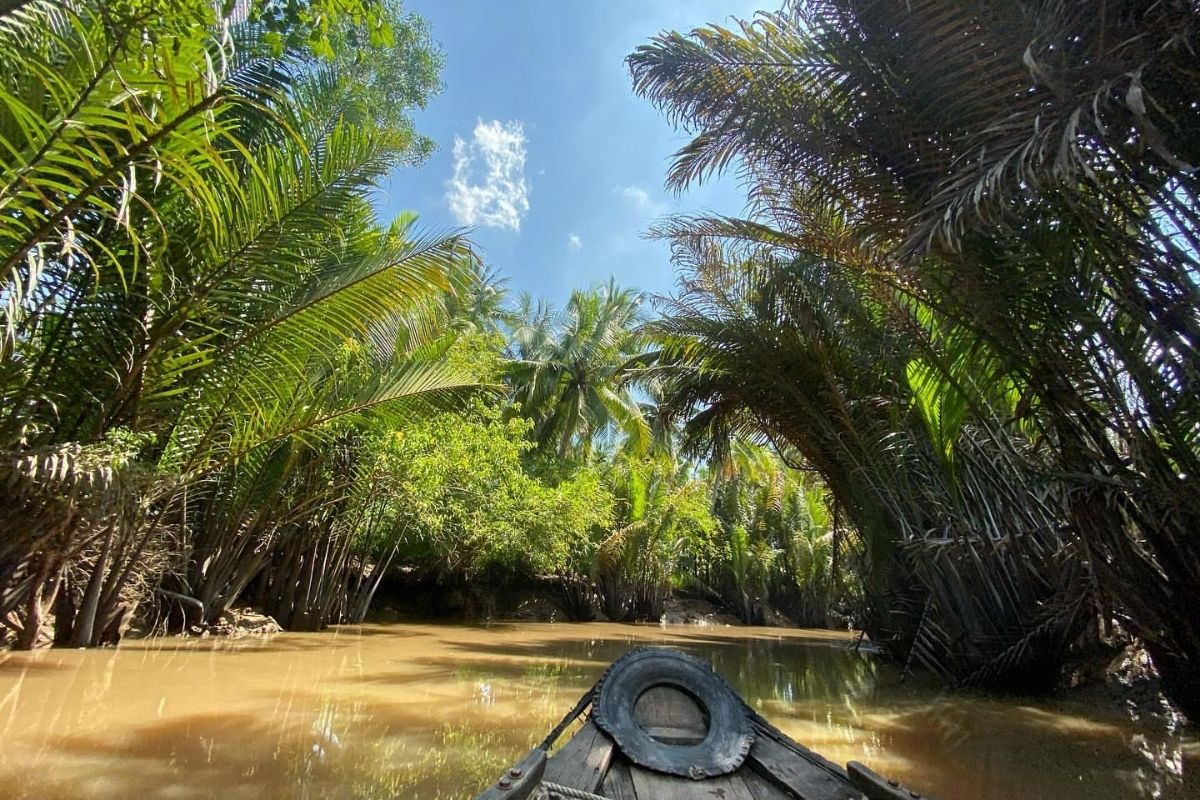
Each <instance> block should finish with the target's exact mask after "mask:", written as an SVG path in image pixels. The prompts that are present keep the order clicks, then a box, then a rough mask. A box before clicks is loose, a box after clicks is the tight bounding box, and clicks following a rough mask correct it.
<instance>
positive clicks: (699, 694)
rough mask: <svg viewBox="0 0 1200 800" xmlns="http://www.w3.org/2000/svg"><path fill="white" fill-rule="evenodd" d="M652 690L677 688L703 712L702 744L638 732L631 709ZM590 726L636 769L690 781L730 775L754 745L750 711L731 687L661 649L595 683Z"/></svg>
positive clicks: (627, 661)
mask: <svg viewBox="0 0 1200 800" xmlns="http://www.w3.org/2000/svg"><path fill="white" fill-rule="evenodd" d="M656 686H669V687H671V688H674V689H678V690H679V691H682V692H683V693H685V694H687V695H688V696H689V697H691V698H692V699H693V700H694V701H695V702H696V703H697V704H698V705H699V706H700V707H701V708H702V709H703V711H704V713H705V715H706V716H707V717H708V732H707V734H705V736H704V739H703V740H702V741H700V742H699V743H698V744H668V743H665V742H661V741H658V740H657V739H655V738H654V737H652V736H651V735H650V734H649V733H647V732H646V731H645V730H643V729H642V727H641V725H639V724H638V721H637V719H636V718H635V716H634V706H635V705H636V704H637V701H638V698H640V697H641V696H642V695H643V694H645V693H646V692H647V691H648V690H650V689H653V688H654V687H656ZM592 721H593V722H595V723H596V725H597V726H598V727H599V728H600V729H601V730H602V731H604V732H605V733H606V734H608V735H609V737H611V738H612V740H613V741H614V742H615V743H616V745H617V747H618V748H619V749H620V751H621V753H623V754H624V756H625V757H626V758H628V759H629V760H630V761H631V762H633V763H634V764H636V765H638V766H640V767H645V768H646V769H650V770H654V771H655V772H661V773H666V774H668V775H679V776H682V777H685V778H691V779H692V780H702V779H704V778H708V777H713V776H716V775H726V774H728V773H730V772H733V771H734V770H736V769H737V768H738V767H740V766H741V765H742V762H743V761H745V760H746V755H747V754H748V753H749V752H750V747H751V745H753V744H754V730H753V727H752V726H751V724H750V716H749V711H748V709H747V708H746V706H745V704H744V703H743V702H742V700H741V698H739V697H738V695H737V693H736V692H734V691H733V689H732V688H731V687H730V686H729V684H728V683H726V682H725V680H724V679H723V678H722V677H721V676H720V675H718V674H717V673H716V672H714V671H713V669H712V667H711V666H709V665H708V664H707V663H705V662H704V661H701V660H699V659H697V658H693V657H691V656H689V655H685V654H684V653H680V652H678V651H675V650H667V649H664V648H656V647H645V648H640V649H638V650H634V651H632V652H630V653H627V654H626V655H624V656H622V657H621V658H619V659H617V660H616V661H615V662H613V665H612V666H611V667H609V668H608V671H607V672H606V673H604V676H603V677H602V678H600V682H599V683H598V684H597V690H596V700H595V703H594V704H593V706H592Z"/></svg>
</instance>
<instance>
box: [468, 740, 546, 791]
mask: <svg viewBox="0 0 1200 800" xmlns="http://www.w3.org/2000/svg"><path fill="white" fill-rule="evenodd" d="M545 769H546V751H545V750H540V749H538V750H533V751H532V752H530V754H529V755H527V756H525V758H524V759H522V760H521V761H520V763H518V764H516V765H515V766H513V767H512V768H511V769H508V770H505V771H504V774H503V775H501V776H500V779H499V780H498V781H497V782H496V783H493V784H492V785H491V786H489V787H488V788H487V789H485V790H484V792H483V794H481V795H479V797H478V798H476V800H524V798H527V797H530V796H531V795H532V794H533V790H534V789H535V788H537V785H538V784H539V783H541V782H542V775H543V774H544V772H545Z"/></svg>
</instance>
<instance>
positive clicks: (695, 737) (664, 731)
mask: <svg viewBox="0 0 1200 800" xmlns="http://www.w3.org/2000/svg"><path fill="white" fill-rule="evenodd" d="M642 730H644V731H645V732H646V733H648V734H650V736H651V738H653V739H656V740H658V741H660V742H662V743H663V744H698V743H700V742H702V741H704V734H703V733H701V732H697V731H696V730H695V729H693V728H667V727H663V726H662V725H643V726H642Z"/></svg>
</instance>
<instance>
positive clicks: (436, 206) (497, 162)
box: [381, 0, 760, 304]
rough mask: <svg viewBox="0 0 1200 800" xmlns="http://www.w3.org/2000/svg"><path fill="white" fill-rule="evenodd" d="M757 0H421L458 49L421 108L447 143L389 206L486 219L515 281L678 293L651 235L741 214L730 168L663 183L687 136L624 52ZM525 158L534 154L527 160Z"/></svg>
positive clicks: (421, 117)
mask: <svg viewBox="0 0 1200 800" xmlns="http://www.w3.org/2000/svg"><path fill="white" fill-rule="evenodd" d="M759 5H760V3H758V2H754V3H748V2H745V0H641V1H639V2H635V0H594V1H593V2H582V1H581V0H560V2H550V1H549V0H503V1H502V0H491V1H490V2H489V1H488V0H440V1H439V0H408V2H406V4H405V7H406V8H408V9H409V10H411V11H415V12H416V13H418V14H420V15H421V16H423V17H425V18H426V19H427V20H429V22H430V24H431V27H432V31H433V37H434V39H435V40H437V41H438V42H439V43H440V44H441V46H442V49H443V50H444V52H445V55H446V67H445V70H444V72H443V80H444V83H445V89H444V91H443V92H442V94H440V95H439V96H438V97H436V98H434V100H433V101H432V102H431V103H430V104H429V107H428V109H426V110H425V111H424V112H421V113H419V114H418V115H417V126H418V128H419V129H420V130H421V131H422V132H423V133H425V134H426V135H428V136H431V137H432V138H433V139H434V140H435V141H436V142H437V143H438V149H437V151H436V152H435V153H434V155H433V156H432V157H431V158H430V159H429V160H428V161H427V162H426V163H425V164H423V165H422V166H420V167H417V168H407V169H403V170H399V171H397V172H396V173H395V174H394V175H393V176H391V177H390V179H389V180H387V181H385V182H384V184H383V187H382V188H383V195H382V201H381V206H382V209H383V210H384V211H385V212H386V213H388V214H391V213H395V212H399V211H401V210H413V211H416V212H418V213H419V214H420V218H421V224H422V227H425V228H435V229H446V228H458V227H471V228H473V234H472V239H473V240H474V241H475V242H476V243H477V245H478V246H479V249H480V251H481V253H482V255H483V257H484V259H485V261H486V262H487V263H488V264H490V265H493V266H495V267H497V268H498V269H500V271H501V272H502V273H503V274H504V275H506V276H507V277H508V278H509V279H510V284H509V285H510V287H511V288H512V289H513V290H514V292H515V291H521V290H528V291H530V292H532V293H534V294H535V295H540V296H544V297H547V298H549V299H551V300H552V301H554V302H555V303H558V304H561V302H562V301H563V300H564V299H565V298H566V296H567V295H568V294H569V292H570V290H571V289H572V288H573V287H576V286H587V285H590V284H592V283H596V282H599V281H603V280H606V279H607V278H608V277H609V276H610V275H611V276H615V277H616V279H617V280H618V281H619V282H621V283H623V284H626V285H629V286H634V287H637V288H640V289H645V290H648V291H651V292H667V291H669V290H670V289H671V287H672V286H673V285H674V269H673V267H672V266H671V264H670V262H669V258H668V257H669V250H668V247H667V245H666V244H665V243H663V242H656V241H648V240H646V239H644V238H643V237H642V234H643V233H644V232H645V231H646V229H647V228H648V227H649V226H650V225H651V224H652V223H653V221H654V220H655V219H657V218H660V217H661V216H663V215H664V214H668V213H671V212H674V211H701V210H711V211H717V212H720V213H730V214H736V213H740V211H741V210H742V207H743V202H744V201H743V196H742V193H741V192H740V191H739V190H738V187H737V186H736V184H735V182H734V181H733V180H732V179H722V180H718V181H713V182H711V183H710V184H708V185H704V186H701V187H698V188H696V189H693V190H692V191H691V192H689V193H688V194H687V195H684V196H683V197H681V198H675V197H673V196H671V195H670V194H668V193H667V192H665V191H664V189H663V179H664V177H665V174H666V169H667V166H668V163H669V157H670V155H671V153H672V152H674V151H675V149H677V148H678V147H679V145H680V144H681V143H682V142H683V141H684V137H683V136H682V134H680V133H677V132H675V131H673V130H672V129H671V126H670V125H669V124H668V123H667V121H666V119H665V118H663V117H662V115H660V114H659V113H658V112H657V111H656V110H655V109H654V108H652V107H651V106H650V104H649V103H647V102H646V101H644V100H642V99H640V98H638V97H635V96H634V94H633V91H632V89H631V85H630V80H629V75H628V72H627V71H626V68H625V65H624V58H625V56H626V55H628V54H629V53H630V52H632V50H633V49H634V48H635V47H636V46H637V45H638V44H641V43H643V42H645V41H647V40H648V39H649V38H650V37H651V36H652V35H653V34H655V33H657V32H658V31H660V30H663V29H668V28H670V29H680V30H689V29H691V28H693V27H697V26H700V25H704V24H707V23H709V22H720V23H726V22H728V21H729V18H730V16H731V15H732V16H739V17H746V16H749V15H750V14H752V13H753V10H754V8H755V7H757V6H759ZM522 156H523V158H522Z"/></svg>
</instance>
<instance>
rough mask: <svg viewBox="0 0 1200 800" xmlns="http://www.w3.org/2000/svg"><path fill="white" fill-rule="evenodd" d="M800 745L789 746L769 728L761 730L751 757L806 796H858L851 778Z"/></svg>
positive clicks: (846, 799) (831, 799) (849, 799)
mask: <svg viewBox="0 0 1200 800" xmlns="http://www.w3.org/2000/svg"><path fill="white" fill-rule="evenodd" d="M797 748H800V745H795V744H794V743H793V746H792V747H789V746H786V745H784V744H783V743H782V742H780V741H778V740H777V739H775V738H773V737H772V736H770V735H768V732H767V731H760V733H759V736H758V738H757V739H756V740H755V742H754V746H753V747H751V748H750V757H749V758H748V759H747V760H748V762H749V763H750V765H751V766H753V767H754V768H755V769H756V770H757V771H758V773H759V774H760V775H764V776H766V777H767V778H768V779H769V780H771V781H772V782H773V783H775V784H776V785H778V786H782V787H783V788H785V789H788V790H790V791H792V792H794V793H795V794H796V795H798V796H800V797H802V798H804V800H858V797H859V795H858V793H857V792H855V790H854V788H853V787H852V786H851V785H850V781H849V780H848V779H847V778H842V777H840V776H839V775H837V774H836V773H835V772H831V771H830V770H829V769H827V768H826V767H825V765H824V764H822V763H820V762H817V761H813V760H809V759H808V758H806V757H805V756H804V755H803V754H802V752H801V751H800V750H798V749H797ZM814 755H815V754H814ZM821 761H824V759H821Z"/></svg>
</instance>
